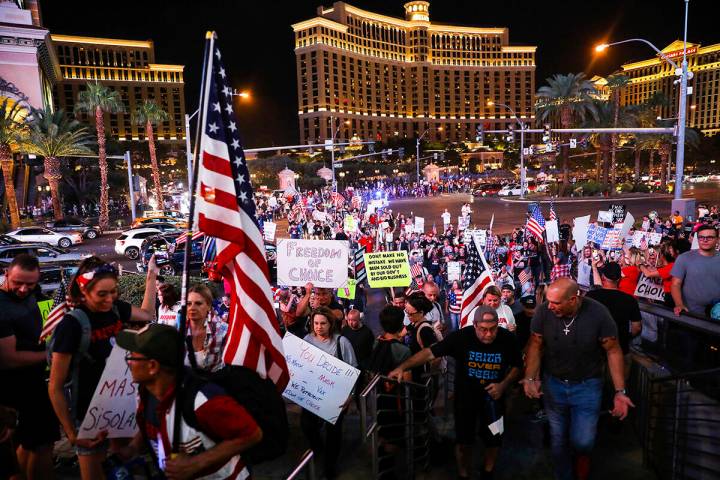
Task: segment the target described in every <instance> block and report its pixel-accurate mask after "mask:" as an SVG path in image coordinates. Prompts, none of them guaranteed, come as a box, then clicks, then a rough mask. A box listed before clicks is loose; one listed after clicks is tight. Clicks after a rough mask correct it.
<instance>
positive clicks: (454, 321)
mask: <svg viewBox="0 0 720 480" xmlns="http://www.w3.org/2000/svg"><path fill="white" fill-rule="evenodd" d="M459 326H460V314H459V313H452V312H451V313H450V331H453V332H454V331H455V330H457V329H458V327H459Z"/></svg>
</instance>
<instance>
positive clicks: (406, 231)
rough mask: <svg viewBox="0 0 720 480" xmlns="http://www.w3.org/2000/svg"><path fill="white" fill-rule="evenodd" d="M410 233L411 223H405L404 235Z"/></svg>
mask: <svg viewBox="0 0 720 480" xmlns="http://www.w3.org/2000/svg"><path fill="white" fill-rule="evenodd" d="M412 234H413V226H412V223H406V224H405V235H412Z"/></svg>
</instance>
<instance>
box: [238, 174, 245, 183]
mask: <svg viewBox="0 0 720 480" xmlns="http://www.w3.org/2000/svg"><path fill="white" fill-rule="evenodd" d="M237 181H238V183H239V184H241V185H242V184H243V183H245V176H244V175H238V176H237Z"/></svg>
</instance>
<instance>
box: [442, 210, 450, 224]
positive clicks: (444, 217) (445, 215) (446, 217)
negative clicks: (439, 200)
mask: <svg viewBox="0 0 720 480" xmlns="http://www.w3.org/2000/svg"><path fill="white" fill-rule="evenodd" d="M440 216H441V217H442V220H443V225H449V224H450V217H452V215H450V213H449V212H445V213H443V214H442V215H440Z"/></svg>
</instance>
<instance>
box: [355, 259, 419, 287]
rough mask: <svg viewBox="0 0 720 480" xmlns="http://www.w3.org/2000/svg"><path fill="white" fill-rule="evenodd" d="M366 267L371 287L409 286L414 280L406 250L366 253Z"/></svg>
mask: <svg viewBox="0 0 720 480" xmlns="http://www.w3.org/2000/svg"><path fill="white" fill-rule="evenodd" d="M365 268H367V272H368V283H369V284H370V288H386V287H407V286H408V285H410V282H411V281H412V279H411V278H410V264H409V263H408V256H407V252H406V251H405V250H398V251H391V252H376V253H366V254H365Z"/></svg>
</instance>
